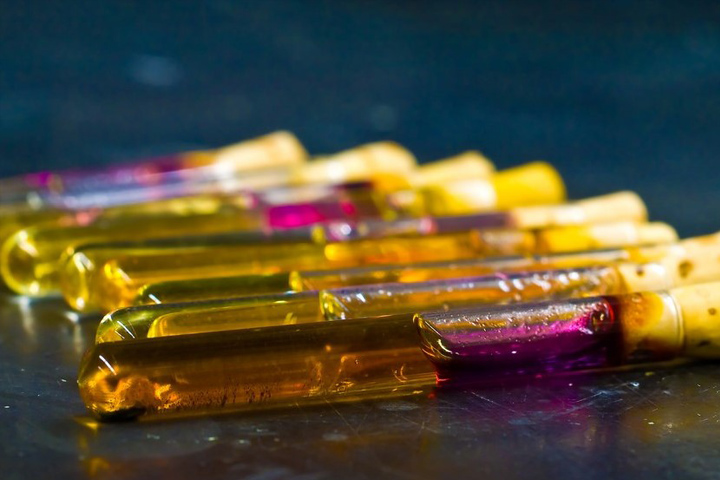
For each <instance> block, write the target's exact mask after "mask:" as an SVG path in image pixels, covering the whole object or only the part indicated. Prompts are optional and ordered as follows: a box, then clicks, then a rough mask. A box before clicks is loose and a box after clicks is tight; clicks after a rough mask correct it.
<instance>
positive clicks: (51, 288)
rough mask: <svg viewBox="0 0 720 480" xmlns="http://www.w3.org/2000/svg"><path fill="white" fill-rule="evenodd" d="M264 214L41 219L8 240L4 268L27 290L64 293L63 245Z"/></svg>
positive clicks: (220, 226) (213, 227)
mask: <svg viewBox="0 0 720 480" xmlns="http://www.w3.org/2000/svg"><path fill="white" fill-rule="evenodd" d="M260 225H261V218H260V216H259V215H258V214H257V213H254V212H252V211H248V210H240V209H228V210H227V211H224V212H222V213H216V214H212V213H209V214H195V215H174V214H167V215H140V216H132V215H131V216H127V217H117V218H103V219H100V220H98V221H95V222H92V223H91V224H90V225H86V226H81V225H75V226H60V225H53V224H49V225H39V226H37V227H30V228H26V229H23V230H20V231H18V232H16V233H15V234H14V235H13V236H12V237H10V238H9V239H8V240H6V241H5V243H4V245H3V248H2V253H1V254H0V263H1V265H0V268H1V271H2V277H3V279H4V281H5V282H6V284H7V285H8V286H9V287H10V288H11V289H12V290H14V291H15V292H17V293H20V294H23V295H31V296H46V295H53V294H59V293H60V275H59V273H60V267H61V265H62V263H61V257H62V254H63V252H64V251H65V249H67V248H68V247H74V246H76V245H83V244H89V243H97V242H107V241H118V240H132V239H137V238H139V237H140V238H158V237H169V236H174V235H191V234H202V233H218V232H224V231H229V230H240V229H253V228H259V227H260Z"/></svg>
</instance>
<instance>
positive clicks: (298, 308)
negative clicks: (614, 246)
mask: <svg viewBox="0 0 720 480" xmlns="http://www.w3.org/2000/svg"><path fill="white" fill-rule="evenodd" d="M714 237H715V238H714V239H713V240H714V241H713V242H707V241H704V240H699V239H689V240H686V241H685V243H684V244H682V243H680V244H677V245H676V246H677V247H678V248H673V249H667V250H666V253H665V254H664V255H660V252H659V251H655V252H648V253H654V254H657V255H659V256H657V258H656V260H655V261H652V262H638V261H619V262H617V261H616V262H612V263H605V264H597V265H593V266H584V267H574V268H548V267H547V266H546V267H545V268H541V269H538V270H524V271H523V270H515V271H510V270H502V271H501V272H496V273H491V274H485V275H480V276H466V277H453V278H444V279H438V278H434V279H432V280H425V281H414V282H406V283H373V284H368V285H360V286H352V287H347V286H345V287H339V288H331V289H325V290H321V291H305V292H297V293H280V294H274V295H272V294H271V295H259V296H247V297H239V298H229V299H223V300H210V301H196V302H192V303H178V304H163V305H148V306H145V307H129V308H124V309H120V310H116V311H114V312H112V313H110V314H108V315H107V316H106V317H105V318H104V319H103V321H102V322H101V323H100V326H99V327H98V331H97V341H98V342H105V341H119V340H127V339H138V338H147V337H162V336H171V335H185V334H195V333H207V332H213V331H219V330H235V329H242V328H258V327H267V326H277V325H287V324H299V323H311V322H318V321H336V320H347V319H352V318H363V317H377V316H384V315H395V314H401V313H411V312H412V311H431V310H443V311H448V310H451V309H457V308H462V307H466V306H468V305H478V304H507V303H517V302H527V301H538V300H543V299H546V300H547V299H553V298H567V297H583V296H594V295H616V294H624V293H630V292H636V291H643V290H658V289H668V288H674V287H677V286H682V285H689V284H694V283H700V282H706V281H716V280H720V260H718V258H720V237H717V236H714ZM636 257H637V255H636ZM708 258H713V259H715V260H713V261H707V259H708ZM695 263H702V266H701V267H699V268H697V269H691V270H689V271H688V270H687V265H688V264H695Z"/></svg>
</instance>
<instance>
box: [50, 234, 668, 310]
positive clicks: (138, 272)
mask: <svg viewBox="0 0 720 480" xmlns="http://www.w3.org/2000/svg"><path fill="white" fill-rule="evenodd" d="M676 239H677V235H676V233H675V231H674V230H673V229H672V228H671V227H669V226H668V225H665V224H658V223H650V224H636V223H622V222H621V223H613V224H603V225H587V226H577V227H562V228H552V229H545V230H543V229H540V230H502V229H500V230H472V231H469V232H462V233H452V234H444V235H435V236H428V237H401V238H397V237H392V238H373V239H365V240H358V241H349V242H334V243H328V244H316V243H296V244H293V246H292V248H288V247H287V246H284V245H252V246H249V245H247V244H244V245H240V244H237V243H232V242H229V243H228V244H227V245H223V246H218V245H217V244H213V245H212V247H211V248H206V247H201V246H194V247H190V248H188V247H184V248H183V247H174V248H164V249H160V248H153V249H142V248H136V249H113V248H103V246H102V245H98V246H96V247H93V246H91V245H88V246H85V247H78V248H77V249H75V250H74V251H73V252H71V253H70V254H69V255H68V257H67V258H66V260H65V264H64V269H63V271H62V275H61V286H62V292H63V296H64V297H65V299H66V301H67V302H68V303H69V304H70V305H71V306H72V307H73V308H75V309H78V310H81V311H97V310H104V311H110V310H114V309H116V308H120V307H124V306H129V305H130V304H131V303H132V301H133V299H134V298H135V297H136V296H137V294H138V292H139V291H140V289H142V288H143V287H144V286H145V285H147V284H149V283H156V282H159V281H167V280H179V279H192V278H208V277H214V276H215V277H216V276H218V274H230V273H231V274H237V275H242V274H253V273H278V272H282V271H289V270H293V269H296V268H299V269H307V268H318V267H321V268H338V267H350V266H357V265H361V264H389V263H408V262H422V261H433V260H438V261H439V260H455V259H469V258H477V257H480V256H497V255H509V254H523V253H551V252H559V251H571V250H574V251H579V250H588V249H593V248H603V247H612V246H623V245H642V244H652V243H669V242H673V241H675V240H676Z"/></svg>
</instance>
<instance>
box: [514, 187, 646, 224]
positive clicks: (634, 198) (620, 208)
mask: <svg viewBox="0 0 720 480" xmlns="http://www.w3.org/2000/svg"><path fill="white" fill-rule="evenodd" d="M510 214H511V215H512V217H513V220H514V223H515V225H516V226H517V227H518V228H539V227H552V226H564V225H582V224H589V223H603V222H615V221H625V220H627V221H633V222H644V221H646V220H647V209H646V208H645V203H644V202H643V201H642V199H641V198H640V197H639V196H638V195H637V194H636V193H634V192H617V193H611V194H608V195H601V196H599V197H592V198H588V199H584V200H578V201H575V202H570V203H567V204H563V205H540V206H531V207H515V208H513V209H512V210H511V211H510Z"/></svg>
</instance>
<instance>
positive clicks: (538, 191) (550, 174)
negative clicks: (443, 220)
mask: <svg viewBox="0 0 720 480" xmlns="http://www.w3.org/2000/svg"><path fill="white" fill-rule="evenodd" d="M420 192H421V193H422V197H423V205H424V206H425V208H426V209H427V213H428V214H429V215H436V216H440V215H467V214H470V213H478V212H483V211H489V210H506V209H508V208H510V207H516V206H520V205H539V204H552V203H558V202H561V201H563V200H564V199H565V186H564V185H563V182H562V179H561V178H560V175H559V174H558V173H557V171H556V170H555V169H554V168H553V167H552V166H550V165H549V164H547V163H545V162H533V163H528V164H526V165H520V166H519V167H515V168H510V169H508V170H503V171H501V172H498V173H496V174H495V175H494V176H493V177H492V178H490V179H489V180H485V179H480V178H467V177H465V176H463V178H461V179H456V180H452V181H449V182H445V183H443V184H438V183H433V184H430V185H427V186H425V187H424V188H422V189H420Z"/></svg>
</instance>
